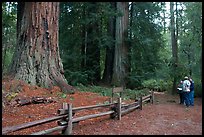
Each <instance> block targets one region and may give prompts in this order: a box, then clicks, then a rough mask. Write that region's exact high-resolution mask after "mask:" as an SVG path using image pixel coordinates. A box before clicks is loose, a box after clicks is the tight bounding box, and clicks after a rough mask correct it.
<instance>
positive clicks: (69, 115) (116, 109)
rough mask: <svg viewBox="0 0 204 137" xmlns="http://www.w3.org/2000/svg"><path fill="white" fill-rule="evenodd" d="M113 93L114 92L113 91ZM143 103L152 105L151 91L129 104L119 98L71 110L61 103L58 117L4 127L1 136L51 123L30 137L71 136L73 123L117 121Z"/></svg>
mask: <svg viewBox="0 0 204 137" xmlns="http://www.w3.org/2000/svg"><path fill="white" fill-rule="evenodd" d="M113 91H114V90H113ZM120 91H122V88H117V89H116V90H115V92H120ZM143 102H151V103H152V104H153V102H154V92H153V91H151V94H150V95H146V96H143V97H140V98H139V100H138V101H135V102H132V103H130V104H122V100H121V97H120V98H118V100H117V102H116V103H112V102H111V103H109V104H100V105H90V106H82V107H75V108H72V104H67V103H63V104H62V108H61V109H58V110H57V113H58V116H54V117H51V118H45V119H42V120H36V121H33V122H28V123H24V124H20V125H16V126H11V127H5V128H3V129H2V134H7V133H10V132H15V131H18V130H21V129H26V128H30V127H33V126H37V125H41V124H45V123H48V122H52V121H56V120H58V121H57V126H56V127H53V128H50V129H47V130H43V131H39V132H35V133H32V134H31V135H46V134H50V133H53V132H55V131H61V133H62V134H64V135H71V134H72V128H73V124H74V123H78V122H80V121H83V120H87V119H91V118H96V117H101V116H105V115H110V116H111V118H115V117H116V118H117V119H118V120H121V117H122V115H125V114H127V113H128V112H131V111H133V110H135V109H138V108H140V109H141V110H142V103H143ZM105 107H107V108H109V109H110V110H108V111H107V110H106V111H105V112H100V113H97V114H89V115H85V116H80V117H76V118H73V116H74V115H75V113H76V112H80V111H82V110H89V109H100V108H105Z"/></svg>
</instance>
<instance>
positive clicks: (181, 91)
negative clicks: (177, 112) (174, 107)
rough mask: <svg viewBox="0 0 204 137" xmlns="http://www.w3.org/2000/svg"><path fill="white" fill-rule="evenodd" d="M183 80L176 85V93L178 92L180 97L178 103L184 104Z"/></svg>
mask: <svg viewBox="0 0 204 137" xmlns="http://www.w3.org/2000/svg"><path fill="white" fill-rule="evenodd" d="M182 87H183V81H182V80H181V81H180V83H179V84H178V86H177V93H178V94H179V97H180V104H184V97H183V90H182Z"/></svg>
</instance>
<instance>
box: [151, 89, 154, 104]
mask: <svg viewBox="0 0 204 137" xmlns="http://www.w3.org/2000/svg"><path fill="white" fill-rule="evenodd" d="M153 102H154V91H153V90H152V91H151V103H152V104H153Z"/></svg>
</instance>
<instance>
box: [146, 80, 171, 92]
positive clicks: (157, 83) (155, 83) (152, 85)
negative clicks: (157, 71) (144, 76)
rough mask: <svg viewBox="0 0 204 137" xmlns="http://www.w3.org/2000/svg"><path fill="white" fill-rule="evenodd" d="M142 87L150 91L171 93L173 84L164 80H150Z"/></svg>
mask: <svg viewBox="0 0 204 137" xmlns="http://www.w3.org/2000/svg"><path fill="white" fill-rule="evenodd" d="M142 85H143V86H144V87H145V88H148V89H154V90H157V91H169V90H170V88H171V85H172V82H170V81H165V80H162V79H157V80H156V79H149V80H145V81H143V83H142Z"/></svg>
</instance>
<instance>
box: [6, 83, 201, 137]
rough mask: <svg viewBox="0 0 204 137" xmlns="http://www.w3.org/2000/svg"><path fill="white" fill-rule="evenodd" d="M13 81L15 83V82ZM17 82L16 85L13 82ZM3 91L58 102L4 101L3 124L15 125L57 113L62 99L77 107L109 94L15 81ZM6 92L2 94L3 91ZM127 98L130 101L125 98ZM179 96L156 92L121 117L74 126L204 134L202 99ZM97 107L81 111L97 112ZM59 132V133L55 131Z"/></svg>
mask: <svg viewBox="0 0 204 137" xmlns="http://www.w3.org/2000/svg"><path fill="white" fill-rule="evenodd" d="M12 85H13V86H12ZM14 85H15V86H14ZM2 86H3V89H4V90H5V91H4V94H6V93H7V91H9V90H11V89H12V88H13V89H15V88H14V87H18V88H16V89H18V90H21V92H20V93H19V94H18V96H17V97H18V98H19V97H21V98H22V97H32V96H43V97H49V98H51V99H53V100H55V102H52V103H47V104H30V105H25V106H20V107H19V106H16V105H15V103H13V104H12V101H11V102H10V103H8V102H7V103H6V102H5V108H4V109H3V110H2V127H6V126H13V125H17V124H22V123H25V122H30V121H34V120H39V119H43V118H47V117H52V116H55V115H57V113H56V112H57V110H58V109H59V108H61V107H62V103H63V102H68V103H69V102H70V103H72V104H73V106H74V107H78V106H87V105H95V104H99V103H104V102H106V101H108V100H109V97H104V96H100V95H98V94H97V93H91V92H76V93H75V94H72V95H68V96H67V97H66V98H63V97H61V93H60V92H59V90H60V89H59V88H57V87H54V88H53V89H52V90H51V91H48V90H47V89H44V88H39V87H37V86H28V85H26V84H24V83H19V82H16V81H3V82H2ZM4 94H3V95H4ZM126 102H128V101H126ZM178 102H179V98H178V96H172V95H168V94H162V93H155V103H154V104H150V103H147V104H144V105H143V109H142V110H139V109H137V110H134V111H133V112H130V113H128V114H126V115H124V116H122V119H121V120H120V121H119V120H117V119H110V118H109V116H103V117H98V118H94V119H88V120H85V121H81V122H79V124H78V125H75V126H74V127H73V134H74V135H202V99H201V98H195V106H194V107H189V108H186V107H185V106H183V105H180V104H179V103H178ZM97 112H98V111H97V110H92V111H82V112H80V114H76V115H85V114H88V113H97ZM55 126H56V123H55V122H51V123H49V124H45V125H44V126H36V127H32V128H29V129H23V130H21V131H16V132H14V133H9V134H10V135H18V134H21V135H25V134H31V133H33V132H37V131H40V130H44V129H48V128H51V127H55ZM54 134H59V133H54Z"/></svg>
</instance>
